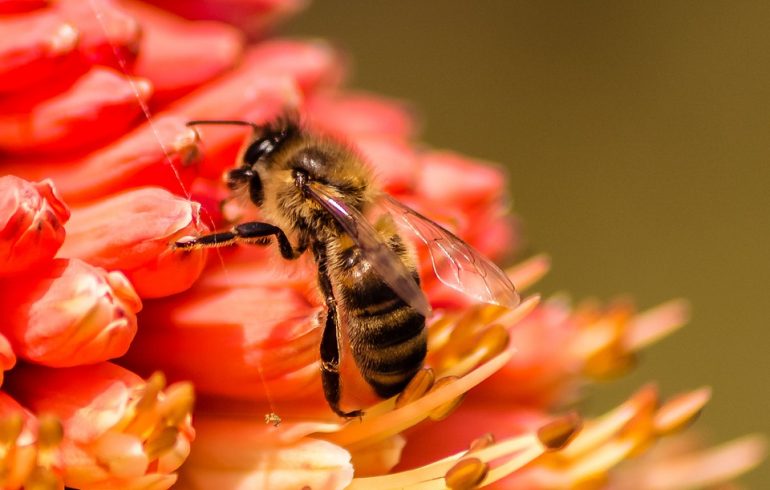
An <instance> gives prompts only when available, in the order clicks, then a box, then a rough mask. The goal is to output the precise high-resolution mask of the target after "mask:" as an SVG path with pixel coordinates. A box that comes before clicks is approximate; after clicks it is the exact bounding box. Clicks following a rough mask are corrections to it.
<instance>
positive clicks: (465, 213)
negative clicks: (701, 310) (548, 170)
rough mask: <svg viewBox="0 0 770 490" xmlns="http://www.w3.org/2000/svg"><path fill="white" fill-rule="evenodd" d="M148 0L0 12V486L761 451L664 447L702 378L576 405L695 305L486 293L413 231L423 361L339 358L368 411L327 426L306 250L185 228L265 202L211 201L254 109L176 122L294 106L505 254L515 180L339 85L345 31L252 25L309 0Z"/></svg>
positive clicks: (631, 469) (542, 473)
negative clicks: (334, 34)
mask: <svg viewBox="0 0 770 490" xmlns="http://www.w3.org/2000/svg"><path fill="white" fill-rule="evenodd" d="M154 3H155V6H150V5H147V4H145V3H143V2H140V1H138V0H99V1H88V2H81V1H79V0H60V1H58V2H51V3H50V4H49V2H44V1H40V2H38V1H29V2H18V1H4V2H3V1H0V13H12V14H14V15H8V16H4V17H2V18H0V31H2V32H3V33H4V34H8V33H10V35H4V36H3V38H2V39H0V148H1V149H2V150H3V152H4V155H3V159H2V161H0V172H1V173H2V174H3V175H5V174H11V175H9V176H3V177H0V290H2V294H1V295H0V318H1V319H2V320H3V321H2V322H0V373H2V376H3V378H4V381H5V383H4V384H3V386H2V388H3V391H0V486H2V487H3V488H19V487H21V486H23V485H26V486H28V487H30V488H31V487H41V488H61V487H63V486H64V485H67V486H68V487H74V488H86V489H110V488H137V489H139V488H142V489H144V488H147V489H156V488H157V489H164V488H168V487H170V486H171V485H173V484H176V485H177V488H183V489H184V488H189V489H200V488H225V489H226V488H244V489H246V488H249V489H250V488H278V489H282V488H294V489H296V488H307V487H309V488H313V489H322V488H323V489H325V488H329V489H337V488H353V489H356V488H360V489H369V488H423V489H428V488H445V487H451V488H474V487H477V486H490V485H491V486H497V487H499V488H511V487H514V488H575V487H580V488H589V487H590V488H593V487H596V486H598V485H606V486H609V487H610V488H623V487H624V485H626V486H627V482H628V481H632V482H635V483H639V486H640V488H650V489H653V488H682V487H686V485H690V486H693V485H705V484H715V483H721V482H725V481H729V479H730V478H733V477H734V476H735V475H738V474H740V473H742V472H744V471H747V470H748V469H750V468H751V467H752V466H754V465H755V464H757V462H758V461H759V460H760V459H761V457H762V454H763V451H764V447H763V444H762V443H761V442H759V440H758V439H744V440H739V441H737V442H735V443H734V444H732V445H727V446H724V447H721V448H717V449H715V450H702V449H697V450H696V449H693V447H692V446H691V445H688V446H687V447H686V448H685V449H686V450H685V451H684V453H682V452H678V451H672V450H670V449H669V448H668V447H667V446H666V440H672V441H674V442H677V441H678V440H679V437H681V436H678V435H674V436H673V437H670V435H671V434H675V433H677V432H679V431H680V430H681V429H683V428H684V427H685V426H687V425H689V424H690V423H691V421H692V420H693V419H694V418H695V417H696V416H697V414H698V413H699V412H700V410H701V409H702V408H703V406H704V405H705V404H706V402H707V401H708V399H709V397H710V391H709V390H708V389H706V388H703V389H699V390H695V391H692V392H689V393H684V394H682V395H680V396H677V397H673V398H671V399H669V400H667V401H662V400H661V399H660V397H659V395H658V393H657V389H656V388H654V387H653V386H652V385H650V386H647V387H645V388H642V389H641V390H639V391H638V392H637V393H635V394H634V395H632V396H631V397H629V399H628V400H627V401H625V402H624V403H622V404H620V405H619V406H618V407H616V408H615V409H612V410H610V411H608V412H607V413H605V414H604V415H601V416H598V417H595V418H585V419H584V418H583V417H581V415H579V414H578V412H576V411H569V412H566V413H565V412H564V411H562V407H563V406H564V405H565V404H566V403H571V402H574V401H575V400H576V399H577V398H578V396H577V395H579V394H581V388H582V387H583V386H584V385H586V384H588V383H590V382H591V381H592V380H594V379H597V378H602V379H605V378H609V377H613V376H619V375H621V374H624V373H625V372H626V371H628V370H629V369H630V368H632V367H633V366H634V361H635V359H636V357H635V353H636V352H637V351H639V350H640V349H642V348H644V347H646V346H647V345H648V344H650V343H651V342H653V341H655V340H657V339H659V338H660V337H662V336H664V335H667V334H668V333H670V332H672V331H673V330H675V329H676V328H678V327H679V326H681V324H682V323H683V322H684V321H685V320H686V316H687V310H686V306H685V305H684V303H682V302H681V301H673V302H669V303H665V304H663V305H661V306H659V307H656V308H653V309H651V310H649V311H646V312H642V313H636V312H635V310H634V309H633V308H632V307H631V306H630V305H629V304H627V303H616V304H612V305H610V306H608V307H600V306H596V305H594V304H579V305H578V306H577V307H572V306H571V305H570V304H569V303H568V302H566V301H565V300H564V299H563V298H560V297H557V298H551V299H548V300H545V301H543V302H541V301H540V298H539V297H538V296H528V297H524V298H523V301H522V302H521V304H520V305H519V306H518V307H516V308H515V309H513V310H508V309H505V308H503V307H499V306H493V305H479V304H474V302H473V301H472V300H471V299H469V298H468V297H466V296H464V295H461V294H459V293H458V292H456V291H454V290H452V289H449V288H448V287H447V286H445V285H444V284H443V283H441V282H440V281H439V280H438V279H437V278H436V277H435V275H434V274H433V271H432V266H431V262H430V259H429V257H428V256H427V253H426V249H425V247H424V246H423V245H422V244H419V243H418V244H416V245H417V246H416V249H417V253H418V258H419V272H420V275H421V278H422V283H421V285H422V287H423V289H424V291H425V292H426V294H427V296H428V297H429V300H430V301H431V304H432V306H433V308H434V310H435V313H436V314H435V316H434V317H433V318H431V319H429V321H428V325H427V327H428V357H427V359H426V366H425V368H424V369H422V370H421V371H419V372H418V373H417V375H416V376H415V377H414V379H413V380H412V381H411V382H410V383H409V385H408V386H407V387H406V388H405V389H404V391H403V392H402V393H400V394H399V395H398V396H396V397H392V398H390V399H387V400H380V399H379V398H377V397H376V396H375V395H374V393H373V391H372V389H371V387H369V386H368V385H367V384H366V383H365V382H364V381H363V379H362V378H361V376H360V373H359V372H358V369H357V367H356V366H355V364H354V363H353V362H352V360H351V359H350V356H343V358H342V363H341V374H342V380H343V385H344V390H343V400H342V404H343V407H345V408H346V409H348V408H349V409H356V408H362V409H363V410H364V415H363V416H362V417H361V418H360V419H352V420H342V419H340V418H339V417H337V416H336V415H335V414H334V413H333V412H332V411H331V410H329V407H328V405H327V403H326V401H325V399H324V395H323V390H322V384H321V379H320V370H319V362H320V360H319V344H320V338H321V330H322V328H321V326H322V325H321V320H322V319H323V315H324V314H325V306H324V302H323V301H322V298H321V297H320V294H319V291H318V287H317V286H316V281H317V279H316V270H317V268H316V265H315V264H314V263H313V262H312V259H311V258H309V257H306V258H303V259H301V260H298V261H295V262H294V263H287V262H286V261H283V260H282V259H281V258H280V257H279V256H278V254H277V253H276V251H275V250H274V248H275V247H273V246H268V247H262V248H260V247H241V248H239V249H217V250H215V251H212V252H210V253H205V252H204V251H203V250H178V249H176V248H175V247H174V243H175V242H176V241H178V240H180V239H181V238H183V237H185V236H195V235H200V234H203V233H206V232H207V231H208V230H210V229H214V228H225V227H227V226H230V224H231V223H230V222H229V221H228V220H231V221H232V220H233V218H234V217H235V216H234V215H235V214H237V213H241V214H243V215H244V216H246V215H248V216H251V217H252V218H254V219H259V218H258V216H259V210H258V209H257V208H256V207H255V206H253V205H252V203H248V202H247V203H245V204H246V206H245V207H243V206H241V207H240V208H239V207H238V206H237V203H230V202H228V203H227V205H226V206H222V207H221V208H220V204H221V203H222V202H223V200H225V198H227V197H228V190H227V189H226V187H225V186H224V184H223V183H222V182H221V175H222V173H223V171H225V170H226V169H228V168H230V167H232V166H233V163H234V161H235V159H236V158H237V156H238V154H239V151H240V150H241V149H242V146H243V142H244V138H246V137H247V136H248V129H249V128H244V127H237V126H206V127H200V130H198V129H197V127H196V130H193V129H192V128H190V127H187V126H186V122H187V121H189V120H191V119H237V120H245V121H251V122H254V123H257V124H261V123H264V122H268V121H271V120H273V119H274V118H275V117H276V116H278V115H281V114H282V113H285V112H291V113H296V114H298V115H299V116H300V118H301V120H302V121H303V123H304V124H306V126H307V127H308V129H310V130H312V131H318V132H322V133H325V134H328V135H330V136H332V137H335V138H338V139H340V140H342V141H344V142H346V143H347V144H349V145H350V146H351V147H353V148H354V149H355V150H356V151H358V152H359V153H360V154H361V156H362V157H363V158H364V159H365V160H366V161H367V162H369V165H370V166H371V167H372V170H373V173H374V175H375V176H376V181H377V182H376V184H377V186H378V187H380V188H381V189H382V190H383V191H385V192H387V193H389V194H391V195H393V196H394V197H396V198H398V199H399V200H401V201H403V202H405V203H406V204H407V205H409V206H411V207H413V208H415V209H416V210H418V211H419V212H420V213H422V214H424V215H426V216H428V217H429V218H431V219H433V220H435V221H437V222H439V223H441V224H442V225H444V226H445V227H446V228H448V229H450V230H451V231H452V232H454V233H455V234H456V235H458V236H459V237H461V238H462V239H464V240H465V241H467V242H468V243H470V244H471V245H473V246H474V247H476V248H477V249H479V250H480V251H481V252H482V253H483V254H485V255H487V256H488V257H490V258H492V259H494V260H505V258H507V257H510V256H511V255H512V254H513V253H515V252H516V251H517V249H518V248H520V243H521V242H520V241H521V237H520V233H519V232H518V231H519V230H518V228H517V227H516V221H515V218H513V217H511V216H510V215H509V214H508V208H507V206H508V203H507V200H506V192H505V187H506V183H505V176H504V173H503V172H502V171H501V170H500V169H498V168H495V167H494V166H492V165H489V164H487V163H486V162H482V161H478V160H473V159H470V158H467V157H464V156H461V155H457V154H454V153H451V152H448V151H432V150H424V149H421V148H420V147H418V146H416V145H414V144H413V140H414V139H415V138H416V137H417V136H418V135H417V128H418V124H417V123H416V122H415V119H414V114H413V113H412V112H411V111H410V110H409V108H408V107H407V106H406V105H405V104H404V103H402V102H398V101H392V100H388V99H385V98H381V97H377V96H374V95H371V94H366V93H350V92H348V91H346V90H345V89H344V87H343V81H344V78H345V71H346V70H345V68H346V67H345V64H344V63H343V57H342V56H341V55H340V53H339V52H337V51H336V50H335V49H333V48H332V47H331V46H330V45H329V44H327V43H324V42H318V41H312V42H311V41H300V40H282V39H266V40H261V41H260V42H256V43H254V44H247V43H246V41H245V39H247V38H252V39H255V38H256V37H257V36H263V35H265V33H266V32H267V29H268V28H269V27H270V26H271V25H273V24H274V23H275V22H276V21H277V20H278V19H280V18H281V17H283V16H285V15H287V14H289V13H292V12H294V11H296V10H297V9H298V8H300V7H301V6H302V4H303V3H304V2H302V1H297V0H231V1H228V2H224V3H222V2H211V1H203V2H186V3H185V2H172V1H165V0H164V1H159V2H154ZM158 5H160V6H163V7H166V9H167V10H162V9H161V8H159V7H158ZM168 10H173V11H176V12H177V13H182V14H184V15H186V16H189V17H193V18H200V19H208V18H218V19H224V20H226V21H228V22H231V23H233V24H235V25H236V26H240V27H241V28H246V29H247V32H243V31H240V30H238V29H237V28H236V27H233V26H231V25H225V24H222V23H218V22H211V21H202V22H190V21H187V20H184V19H182V18H181V17H177V16H176V15H174V14H172V13H169V12H168ZM201 53H204V55H201ZM143 116H148V117H143ZM24 179H30V180H39V181H41V182H39V183H30V182H28V181H26V180H24ZM44 179H47V180H44ZM55 189H56V190H55ZM57 191H58V194H57ZM59 196H61V197H59ZM65 203H66V205H65ZM67 206H70V207H71V209H72V215H71V217H70V211H69V208H68V207H67ZM68 220H69V221H68ZM405 237H407V238H409V236H408V235H407V234H405ZM54 257H57V258H54ZM548 265H549V264H548V260H547V258H545V257H543V256H536V257H533V258H531V259H529V260H527V261H525V262H522V263H520V264H519V265H517V266H514V267H513V268H511V269H509V270H507V271H506V273H507V274H508V275H509V276H510V278H511V279H512V280H513V282H514V283H515V284H517V286H518V288H519V289H520V290H521V291H524V290H526V289H527V288H528V287H529V286H530V285H531V284H532V283H533V282H535V281H536V280H537V279H538V278H539V277H540V276H542V275H543V274H544V273H545V272H546V270H547V269H548ZM199 276H200V277H199ZM140 298H142V300H140ZM143 303H144V304H143ZM142 307H144V310H143V311H142V312H141V313H139V310H140V309H141V308H142ZM17 357H18V358H19V359H20V360H22V361H23V362H20V363H18V365H17ZM108 361H111V362H108ZM113 362H114V364H113ZM158 371H162V372H164V373H165V376H167V377H168V379H169V380H171V381H172V382H173V384H171V385H169V386H168V387H166V384H165V377H164V375H161V374H159V372H158ZM135 373H138V374H140V375H143V376H146V377H147V380H146V381H145V380H142V379H141V378H140V377H139V376H138V374H135ZM193 386H194V387H195V389H196V390H197V393H198V395H199V398H200V401H199V403H198V405H197V407H196V414H195V423H196V424H197V428H196V430H197V438H196V437H194V436H195V435H196V431H194V430H193V428H192V426H191V424H192V422H193V420H192V417H191V411H192V402H193V393H192V390H193ZM658 441H660V442H661V443H662V445H661V447H662V448H663V449H652V450H650V448H651V446H653V443H655V442H658ZM671 446H673V447H677V446H676V444H672V445H671ZM644 453H646V454H647V456H646V457H644V458H637V459H635V460H634V461H628V460H629V459H630V458H632V457H633V456H638V455H640V454H644ZM188 455H189V458H188ZM185 460H187V463H186V464H185V465H184V466H181V465H182V463H183V462H184V461H185ZM687 472H695V473H697V475H696V476H695V477H693V476H687V477H683V476H682V475H685V474H686V473H687ZM177 474H178V476H177ZM177 479H178V481H177ZM682 482H684V483H682ZM677 485H679V486H677Z"/></svg>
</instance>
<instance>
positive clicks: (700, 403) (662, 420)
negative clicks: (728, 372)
mask: <svg viewBox="0 0 770 490" xmlns="http://www.w3.org/2000/svg"><path fill="white" fill-rule="evenodd" d="M710 399H711V388H710V387H708V386H706V387H703V388H700V389H698V390H694V391H691V392H689V393H685V394H682V395H679V396H677V397H674V398H673V399H671V400H669V401H668V402H666V403H665V404H664V405H663V406H662V407H660V409H658V411H657V413H656V414H655V419H654V421H653V424H654V426H655V431H656V432H657V433H658V434H660V435H667V434H670V433H672V432H677V431H680V430H682V429H684V428H685V427H687V426H689V425H690V424H692V423H693V422H694V421H695V420H696V419H697V418H698V416H699V415H700V413H701V412H702V411H703V407H704V406H705V405H706V403H708V401H709V400H710Z"/></svg>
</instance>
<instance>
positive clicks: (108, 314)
mask: <svg viewBox="0 0 770 490" xmlns="http://www.w3.org/2000/svg"><path fill="white" fill-rule="evenodd" d="M0 289H2V291H3V294H2V295H1V296H0V311H2V312H3V318H4V321H3V323H2V324H1V325H0V331H2V333H3V334H4V335H5V336H6V337H7V338H8V340H9V341H10V342H11V345H12V346H13V351H14V352H15V353H16V355H18V356H19V357H22V358H24V359H26V360H28V361H32V362H37V363H40V364H44V365H46V366H76V365H80V364H90V363H94V362H99V361H104V360H107V359H112V358H115V357H118V356H120V355H122V354H123V353H125V351H126V350H127V349H128V346H129V344H130V343H131V340H132V339H133V338H134V334H135V333H136V312H137V311H139V310H140V309H141V302H140V300H139V298H138V297H137V296H136V293H135V292H134V290H133V288H132V287H131V284H130V283H129V282H128V281H127V280H126V278H125V276H123V274H121V273H120V272H107V271H105V270H104V269H100V268H98V267H94V266H92V265H89V264H87V263H85V262H83V261H81V260H78V259H71V260H70V259H56V260H53V261H52V262H51V263H50V264H48V265H47V266H46V267H41V268H38V269H34V270H30V271H28V272H27V273H25V274H24V276H14V277H9V278H5V279H4V280H2V282H0Z"/></svg>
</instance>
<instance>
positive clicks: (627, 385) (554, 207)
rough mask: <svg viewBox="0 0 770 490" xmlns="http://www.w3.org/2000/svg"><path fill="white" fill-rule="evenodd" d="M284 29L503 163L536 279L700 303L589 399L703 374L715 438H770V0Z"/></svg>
mask: <svg viewBox="0 0 770 490" xmlns="http://www.w3.org/2000/svg"><path fill="white" fill-rule="evenodd" d="M282 30H283V33H285V34H288V35H299V36H318V37H323V38H328V39H332V40H335V41H336V42H338V43H339V44H340V45H341V46H342V47H343V48H344V49H345V50H346V51H347V52H349V53H350V58H351V60H352V63H353V69H354V70H353V71H354V75H353V80H352V85H353V86H354V87H359V88H362V89H366V90H370V91H374V92H378V93H382V94H386V95H390V96H393V97H396V98H403V99H405V100H408V101H411V102H412V103H413V104H414V106H415V107H416V108H417V110H418V112H419V114H421V116H422V119H423V122H424V126H423V135H424V136H423V140H424V141H425V142H427V143H428V144H429V145H431V146H434V147H437V148H449V149H453V150H457V151H460V152H463V153H466V154H468V155H472V156H475V157H480V158H483V159H488V160H491V161H495V162H500V163H501V164H502V165H505V167H506V168H507V169H508V171H509V175H510V191H511V194H512V196H513V199H514V210H515V212H516V213H517V214H518V215H520V216H521V217H522V218H523V220H524V225H525V233H526V236H527V237H528V240H529V244H528V248H527V253H534V252H540V251H545V252H548V253H549V254H550V255H551V257H552V259H553V269H552V272H551V273H550V274H549V276H548V278H547V279H546V280H545V281H544V282H543V283H541V284H540V290H541V291H543V292H544V293H554V292H560V291H567V292H569V293H570V294H571V295H572V296H573V298H575V299H583V298H586V297H597V298H602V299H611V298H613V297H616V296H617V295H618V294H623V293H627V294H629V295H630V296H632V297H633V298H635V299H636V301H637V303H638V305H639V306H640V307H641V308H647V307H650V306H653V305H655V304H657V303H659V302H662V301H665V300H667V299H669V298H673V297H684V298H688V299H689V300H690V301H691V303H692V306H693V317H692V321H691V322H690V324H689V325H688V326H687V327H685V329H684V330H682V331H680V332H679V333H677V334H675V335H674V336H672V337H670V338H668V339H666V340H664V341H662V342H661V343H660V344H657V345H656V346H654V347H652V348H651V349H649V350H647V351H646V352H645V353H644V355H643V359H642V362H641V364H640V366H639V368H638V369H637V370H636V371H635V372H634V373H633V374H632V375H631V376H629V377H626V378H623V379H622V380H621V381H620V382H613V383H611V384H608V385H606V386H599V387H597V388H596V389H595V392H594V393H592V396H591V398H590V399H589V403H590V405H588V407H586V410H587V411H588V412H589V413H590V412H592V413H599V412H602V411H604V409H606V408H608V407H610V406H611V404H612V403H616V402H618V401H620V400H621V399H623V398H625V397H626V396H627V395H629V394H630V393H631V392H632V391H633V390H634V389H635V388H637V387H639V386H641V385H642V384H644V383H645V382H647V381H648V380H657V381H658V383H659V384H660V387H661V391H662V392H663V394H664V395H670V394H674V393H676V392H680V391H685V390H689V389H693V388H697V387H700V386H703V385H710V386H712V387H713V389H714V392H713V399H712V401H711V402H710V403H709V405H708V406H707V408H706V411H705V413H704V414H703V416H702V419H701V420H700V421H699V423H698V425H699V427H700V428H701V429H706V430H707V431H709V432H710V436H711V438H712V440H713V441H714V442H720V441H727V440H728V439H730V438H733V437H737V436H740V435H744V434H746V433H750V432H758V431H760V432H764V433H766V434H770V423H769V422H768V421H769V419H770V389H769V388H770V385H769V384H768V378H769V376H768V374H770V356H768V355H766V352H767V350H768V345H770V328H768V327H769V325H768V323H769V322H768V314H767V308H768V305H769V304H770V301H768V299H767V296H768V292H769V289H770V288H768V284H770V247H768V241H770V138H769V137H768V131H769V130H770V49H768V47H770V2H762V1H753V2H752V1H746V2H729V1H701V2H691V1H667V2H612V1H582V2H572V1H550V2H511V1H505V0H487V1H485V2H467V1H460V0H441V1H439V0H422V1H419V2H406V1H392V2H350V1H340V0H319V1H316V2H315V3H313V4H311V6H310V8H309V9H308V10H307V11H306V12H305V13H304V14H302V15H300V16H299V17H297V18H295V19H293V20H292V21H290V23H288V24H287V25H286V26H284V28H283V29H282ZM768 466H770V465H767V464H765V465H764V466H763V467H762V468H760V469H759V470H756V471H754V472H753V473H752V474H750V475H749V476H748V477H747V478H745V479H744V480H743V481H744V482H745V483H747V484H748V485H749V486H751V487H756V488H761V487H763V485H762V482H768V481H770V471H769V470H768Z"/></svg>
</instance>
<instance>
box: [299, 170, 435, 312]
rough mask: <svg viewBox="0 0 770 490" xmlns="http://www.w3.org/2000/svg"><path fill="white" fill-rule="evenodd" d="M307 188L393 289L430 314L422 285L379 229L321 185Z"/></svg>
mask: <svg viewBox="0 0 770 490" xmlns="http://www.w3.org/2000/svg"><path fill="white" fill-rule="evenodd" d="M307 189H308V192H309V193H310V195H311V196H312V197H313V198H314V199H315V200H316V201H318V202H319V203H320V204H321V205H322V206H323V207H324V209H326V210H327V211H328V212H329V213H330V214H331V215H332V216H333V217H334V218H335V219H336V220H337V222H338V223H339V224H340V225H342V228H343V229H344V230H345V231H346V232H347V233H348V235H350V237H351V238H352V239H353V241H354V242H355V243H356V245H358V248H359V249H360V250H361V255H363V257H364V258H365V259H366V260H367V262H369V263H370V264H371V265H372V267H373V268H374V270H375V271H377V273H378V274H379V275H380V276H381V277H382V279H383V281H385V284H387V285H388V286H389V287H390V288H391V289H392V290H393V292H395V293H396V294H397V295H398V296H399V297H400V298H401V299H403V300H404V301H405V302H406V303H407V304H409V306H411V307H412V308H414V309H415V310H417V311H418V312H420V314H422V315H423V316H425V317H428V316H430V313H431V308H430V304H429V303H428V298H426V297H425V293H423V291H422V289H420V286H419V285H418V284H417V282H415V280H414V278H413V277H412V273H411V272H410V271H409V270H408V269H407V268H406V266H405V265H404V263H403V262H401V259H400V258H399V257H398V255H396V253H395V252H393V250H391V249H390V248H389V247H388V246H387V245H386V244H385V243H383V241H382V239H381V238H380V235H379V234H378V233H377V230H375V229H374V227H373V226H372V225H370V224H369V222H368V221H367V220H366V218H365V217H364V216H363V215H362V214H361V213H360V212H359V211H358V210H356V209H354V208H352V207H350V206H348V205H347V204H345V202H343V201H342V200H341V199H337V198H335V197H334V196H332V195H330V194H329V193H328V192H327V191H326V190H325V189H324V188H323V187H322V186H320V185H316V184H314V183H311V184H308V186H307Z"/></svg>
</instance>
